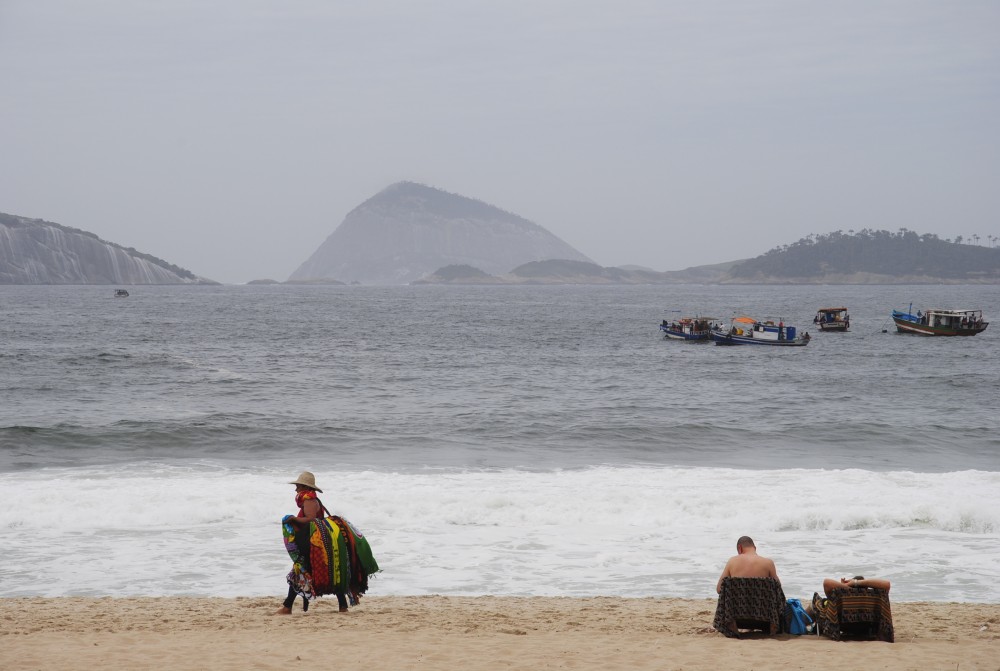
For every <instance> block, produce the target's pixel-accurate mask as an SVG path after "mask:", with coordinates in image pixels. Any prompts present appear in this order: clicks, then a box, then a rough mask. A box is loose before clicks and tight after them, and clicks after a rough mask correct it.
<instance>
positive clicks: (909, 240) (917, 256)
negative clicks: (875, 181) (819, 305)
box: [730, 228, 1000, 282]
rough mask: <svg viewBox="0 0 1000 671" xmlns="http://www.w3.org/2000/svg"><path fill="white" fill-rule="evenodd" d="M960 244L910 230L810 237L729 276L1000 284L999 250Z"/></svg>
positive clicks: (744, 266) (745, 263) (761, 258)
mask: <svg viewBox="0 0 1000 671" xmlns="http://www.w3.org/2000/svg"><path fill="white" fill-rule="evenodd" d="M961 241H962V238H960V237H959V238H957V239H956V241H955V242H950V241H948V240H942V239H940V238H938V236H936V235H934V234H931V233H927V234H924V235H918V234H917V233H914V232H913V231H909V230H907V229H905V228H901V229H899V231H898V232H897V233H892V232H889V231H874V230H870V229H864V230H862V231H859V232H857V233H855V232H854V231H849V232H848V233H843V232H842V231H836V232H834V233H830V234H828V235H810V236H808V237H805V238H802V239H801V240H799V241H798V242H796V243H794V244H791V245H782V246H781V247H775V248H774V249H772V250H771V251H769V252H767V253H766V254H763V255H761V256H758V257H756V258H754V259H750V260H748V261H745V262H743V263H741V264H739V265H737V266H736V267H734V268H733V269H732V270H731V271H730V277H731V278H733V279H737V280H752V279H754V278H765V277H771V278H787V279H789V280H792V279H822V278H823V277H825V276H844V275H853V274H861V273H869V274H876V275H887V276H896V277H927V278H940V279H944V280H953V281H961V280H967V281H973V282H975V281H991V280H992V281H995V280H998V279H1000V249H997V248H990V247H982V246H978V245H965V244H961Z"/></svg>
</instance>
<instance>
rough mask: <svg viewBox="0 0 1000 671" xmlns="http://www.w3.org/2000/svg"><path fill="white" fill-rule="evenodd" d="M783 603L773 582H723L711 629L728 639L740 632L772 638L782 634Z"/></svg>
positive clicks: (780, 592)
mask: <svg viewBox="0 0 1000 671" xmlns="http://www.w3.org/2000/svg"><path fill="white" fill-rule="evenodd" d="M786 603H787V602H786V601H785V593H784V591H782V589H781V583H780V582H778V581H777V580H775V579H774V578H723V579H722V591H721V592H719V603H718V605H717V606H716V608H715V619H714V620H713V621H712V626H713V627H715V628H716V629H717V630H719V631H720V632H721V633H723V634H725V635H726V636H728V637H729V638H739V637H740V631H739V630H740V629H761V630H763V631H765V632H766V633H767V634H768V635H769V636H774V635H775V634H778V633H781V631H782V625H783V623H784V613H785V604H786Z"/></svg>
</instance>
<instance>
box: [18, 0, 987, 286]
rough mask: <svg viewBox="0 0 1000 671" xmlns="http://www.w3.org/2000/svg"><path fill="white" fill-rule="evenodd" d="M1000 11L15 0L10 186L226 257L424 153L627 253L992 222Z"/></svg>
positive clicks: (176, 255)
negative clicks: (814, 234) (880, 229)
mask: <svg viewBox="0 0 1000 671" xmlns="http://www.w3.org/2000/svg"><path fill="white" fill-rule="evenodd" d="M998 36H1000V1H996V0H994V1H974V0H962V1H960V2H952V1H945V0H942V1H940V2H926V1H921V0H914V1H905V2H880V1H877V0H864V1H854V0H846V1H844V0H840V1H838V2H819V1H816V2H808V1H806V0H794V1H787V2H784V1H781V2H778V1H767V0H757V1H752V2H751V1H744V0H739V1H728V0H727V1H719V2H711V1H706V2H701V1H698V2H694V1H686V2H671V1H664V0H658V1H653V0H649V1H646V0H618V1H616V2H590V1H587V0H565V1H564V0H552V1H549V0H530V1H521V0H483V1H479V2H477V1H476V0H429V1H426V2H418V1H413V0H409V1H408V0H391V1H386V2H380V1H378V0H366V1H365V2H340V1H337V0H281V1H277V0H276V1H265V0H214V1H211V0H171V1H169V2H168V1H166V0H164V1H160V2H145V1H143V0H91V1H89V2H82V1H74V0H0V211H3V212H8V213H12V214H18V215H23V216H28V217H38V218H42V219H47V220H50V221H55V222H58V223H60V224H64V225H67V226H73V227H76V228H81V229H84V230H88V231H91V232H93V233H96V234H97V235H99V236H101V237H102V238H105V239H107V240H110V241H113V242H117V243H119V244H123V245H126V246H133V247H135V248H137V249H139V250H140V251H144V252H147V253H150V254H154V255H156V256H159V257H161V258H164V259H166V260H168V261H170V262H172V263H176V264H178V265H181V266H183V267H185V268H188V269H190V270H192V271H193V272H195V273H197V274H200V275H204V276H207V277H211V278H213V279H216V280H219V281H222V282H246V281H249V280H251V279H256V278H264V277H269V278H274V279H278V280H284V279H287V277H288V275H289V274H291V272H292V271H293V270H295V268H296V267H297V266H298V265H299V264H300V263H302V262H303V261H304V260H305V259H306V258H307V257H308V256H309V255H310V254H311V253H312V252H313V251H314V250H315V249H316V248H317V247H318V246H319V245H320V244H321V243H322V242H323V240H324V239H325V238H326V237H327V236H328V235H329V234H330V233H331V232H333V230H334V229H335V228H336V227H337V226H338V225H339V224H340V222H341V221H342V220H343V218H344V216H345V215H346V214H347V213H348V212H349V211H350V210H351V209H352V208H354V207H355V206H356V205H358V204H360V203H361V202H362V201H364V200H365V199H367V198H369V197H370V196H372V195H374V194H375V193H376V192H378V191H379V190H381V189H382V188H384V187H386V186H388V185H389V184H391V183H393V182H397V181H401V180H412V181H417V182H422V183H424V184H428V185H431V186H435V187H438V188H441V189H444V190H446V191H451V192H454V193H460V194H462V195H465V196H470V197H473V198H478V199H480V200H484V201H486V202H488V203H491V204H493V205H497V206H499V207H502V208H503V209H506V210H509V211H511V212H514V213H516V214H519V215H521V216H523V217H526V218H527V219H530V220H532V221H534V222H536V223H538V224H540V225H542V226H544V227H545V228H547V229H548V230H550V231H551V232H553V233H555V234H556V235H558V236H559V237H561V238H562V239H563V240H565V241H566V242H568V243H569V244H571V245H573V246H574V247H576V248H577V249H579V250H580V251H581V252H583V253H584V254H587V255H588V256H590V257H591V258H593V259H594V260H595V261H596V262H598V263H600V264H602V265H606V266H610V265H623V264H639V265H644V266H649V267H651V268H654V269H656V270H676V269H681V268H685V267H687V266H691V265H700V264H706V263H717V262H722V261H729V260H733V259H737V258H744V257H749V256H756V255H757V254H760V253H763V252H765V251H767V250H768V249H770V248H772V247H774V246H776V245H780V244H785V243H791V242H794V241H796V240H798V239H799V238H801V237H803V236H805V235H808V234H810V233H828V232H830V231H834V230H838V229H842V230H845V231H846V230H849V229H861V228H866V227H868V228H885V229H890V230H896V229H898V228H900V227H906V228H909V229H911V230H915V231H918V232H920V233H937V234H938V235H941V236H942V237H947V238H951V237H954V236H955V235H964V236H966V237H968V236H969V235H971V234H973V233H978V234H979V235H981V236H983V240H981V243H982V244H986V240H985V236H986V235H988V234H993V235H1000V216H998V215H1000V132H998V130H1000V129H998V125H1000V37H998Z"/></svg>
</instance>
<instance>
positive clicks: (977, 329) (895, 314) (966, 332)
mask: <svg viewBox="0 0 1000 671" xmlns="http://www.w3.org/2000/svg"><path fill="white" fill-rule="evenodd" d="M892 321H893V322H895V323H896V331H897V332H899V333H915V334H917V335H926V336H974V335H976V334H978V333H982V332H983V331H985V330H986V327H987V326H989V325H990V323H989V322H987V321H983V311H982V310H942V309H940V308H927V309H926V310H923V311H921V310H917V313H916V314H913V303H910V307H909V308H907V310H906V312H903V311H902V310H893V311H892Z"/></svg>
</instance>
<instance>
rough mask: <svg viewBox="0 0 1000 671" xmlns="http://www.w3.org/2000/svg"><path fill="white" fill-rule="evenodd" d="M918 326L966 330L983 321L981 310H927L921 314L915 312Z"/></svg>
mask: <svg viewBox="0 0 1000 671" xmlns="http://www.w3.org/2000/svg"><path fill="white" fill-rule="evenodd" d="M917 318H918V319H919V320H920V321H919V323H920V324H924V325H926V326H933V327H935V328H952V329H966V328H975V327H976V325H978V324H981V323H982V321H983V311H982V310H941V309H939V308H928V309H927V310H926V311H924V312H923V313H921V312H920V311H917Z"/></svg>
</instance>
